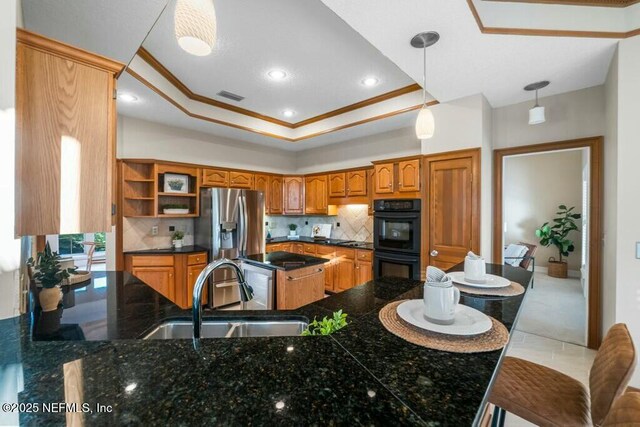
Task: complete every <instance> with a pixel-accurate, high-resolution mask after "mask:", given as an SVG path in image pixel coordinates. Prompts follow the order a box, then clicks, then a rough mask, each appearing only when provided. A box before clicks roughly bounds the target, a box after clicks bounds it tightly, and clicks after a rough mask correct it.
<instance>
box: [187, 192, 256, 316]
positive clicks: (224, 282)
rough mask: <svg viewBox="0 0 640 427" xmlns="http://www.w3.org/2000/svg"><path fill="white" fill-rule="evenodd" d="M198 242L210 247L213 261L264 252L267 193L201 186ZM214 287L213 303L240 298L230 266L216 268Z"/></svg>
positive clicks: (210, 259) (228, 302) (226, 302)
mask: <svg viewBox="0 0 640 427" xmlns="http://www.w3.org/2000/svg"><path fill="white" fill-rule="evenodd" d="M195 244H196V245H198V246H203V247H205V248H207V249H209V262H211V261H215V260H217V259H220V258H228V259H231V260H235V259H237V258H238V257H239V256H241V255H255V254H261V253H264V251H265V235H264V194H263V193H262V192H261V191H252V190H235V189H229V188H208V189H204V190H201V192H200V217H199V218H197V219H196V223H195ZM249 284H250V285H251V283H249ZM212 288H213V292H209V305H210V306H211V307H214V308H217V307H222V306H227V305H230V304H234V303H237V302H239V301H240V294H239V292H238V285H237V280H236V277H235V273H234V272H233V271H231V270H230V269H219V270H217V271H215V272H214V274H213V277H212V283H211V287H210V288H209V289H210V290H211V289H212Z"/></svg>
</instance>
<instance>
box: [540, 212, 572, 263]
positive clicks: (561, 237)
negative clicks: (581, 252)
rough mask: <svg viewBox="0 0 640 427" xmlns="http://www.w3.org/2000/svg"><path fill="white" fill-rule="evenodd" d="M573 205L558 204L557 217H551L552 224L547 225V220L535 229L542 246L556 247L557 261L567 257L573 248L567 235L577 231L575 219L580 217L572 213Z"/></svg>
mask: <svg viewBox="0 0 640 427" xmlns="http://www.w3.org/2000/svg"><path fill="white" fill-rule="evenodd" d="M574 209H575V207H571V208H568V209H567V206H565V205H560V206H558V212H556V214H558V217H557V218H554V219H553V222H554V224H553V225H549V223H548V222H545V223H544V224H542V227H540V228H538V229H537V230H536V236H537V237H538V238H540V244H541V245H542V246H551V245H553V246H555V247H556V248H557V249H558V255H559V261H560V262H562V257H563V256H565V257H568V256H569V253H571V252H573V251H574V250H575V246H574V244H573V241H572V240H571V239H567V236H568V235H569V233H571V232H572V231H577V230H578V226H577V225H576V223H575V221H574V220H576V219H580V218H582V216H581V215H580V214H577V213H572V211H573V210H574Z"/></svg>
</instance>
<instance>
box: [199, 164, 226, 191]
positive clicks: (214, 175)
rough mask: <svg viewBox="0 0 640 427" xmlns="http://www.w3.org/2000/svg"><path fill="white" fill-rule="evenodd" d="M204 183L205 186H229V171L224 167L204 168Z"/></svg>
mask: <svg viewBox="0 0 640 427" xmlns="http://www.w3.org/2000/svg"><path fill="white" fill-rule="evenodd" d="M202 185H203V186H204V187H228V186H229V171H227V170H224V169H209V168H207V169H202Z"/></svg>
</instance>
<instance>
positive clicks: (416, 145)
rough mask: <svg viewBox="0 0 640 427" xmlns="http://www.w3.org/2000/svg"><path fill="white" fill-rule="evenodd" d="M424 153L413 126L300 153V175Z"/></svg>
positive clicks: (298, 167) (298, 166) (298, 163)
mask: <svg viewBox="0 0 640 427" xmlns="http://www.w3.org/2000/svg"><path fill="white" fill-rule="evenodd" d="M416 154H420V141H419V140H418V138H416V134H415V130H414V129H413V127H409V128H403V129H397V130H393V131H390V132H385V133H380V134H377V135H371V136H366V137H363V138H357V139H353V140H351V141H346V142H340V143H337V144H331V145H326V146H324V147H318V148H313V149H310V150H304V151H301V152H299V153H298V155H297V159H296V170H297V172H298V173H313V172H320V171H326V170H337V169H347V168H353V167H360V166H370V165H371V162H372V161H373V160H383V159H389V158H393V157H403V156H413V155H416Z"/></svg>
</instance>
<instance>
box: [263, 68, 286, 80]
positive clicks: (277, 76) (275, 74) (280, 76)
mask: <svg viewBox="0 0 640 427" xmlns="http://www.w3.org/2000/svg"><path fill="white" fill-rule="evenodd" d="M267 75H268V76H269V77H271V78H272V79H273V80H284V79H285V78H286V77H287V73H285V72H284V71H282V70H271V71H269V72H268V73H267Z"/></svg>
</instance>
